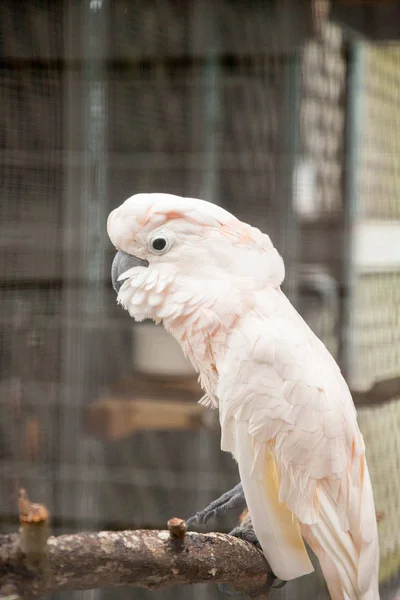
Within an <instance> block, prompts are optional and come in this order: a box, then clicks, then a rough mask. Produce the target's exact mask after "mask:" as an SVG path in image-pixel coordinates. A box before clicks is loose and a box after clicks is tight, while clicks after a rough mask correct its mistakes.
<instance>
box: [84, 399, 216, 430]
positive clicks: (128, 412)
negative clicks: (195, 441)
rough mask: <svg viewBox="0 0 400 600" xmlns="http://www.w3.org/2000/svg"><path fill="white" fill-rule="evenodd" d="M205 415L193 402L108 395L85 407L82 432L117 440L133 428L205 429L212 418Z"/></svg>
mask: <svg viewBox="0 0 400 600" xmlns="http://www.w3.org/2000/svg"><path fill="white" fill-rule="evenodd" d="M198 398H200V394H199V395H198V397H197V398H196V400H197V399H198ZM209 415H210V411H207V409H205V408H204V406H201V405H200V404H197V402H185V401H183V400H182V401H179V400H167V399H166V400H154V399H151V398H146V399H141V398H140V399H139V398H138V399H136V398H120V397H118V396H112V397H108V398H102V399H100V400H96V401H95V402H93V403H92V404H90V405H89V406H88V407H87V409H86V411H85V431H86V433H88V434H89V435H95V436H96V437H97V438H100V439H107V440H119V439H122V438H126V437H129V436H130V435H133V434H134V433H135V432H136V431H144V430H151V431H164V430H168V431H172V430H174V429H175V430H176V429H185V430H190V429H203V428H208V427H209V423H211V421H212V419H210V417H209ZM211 415H212V413H211Z"/></svg>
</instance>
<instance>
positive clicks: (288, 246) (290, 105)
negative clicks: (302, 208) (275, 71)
mask: <svg viewBox="0 0 400 600" xmlns="http://www.w3.org/2000/svg"><path fill="white" fill-rule="evenodd" d="M300 66H301V54H300V51H294V52H291V53H289V54H287V55H286V56H285V59H284V65H283V67H282V83H281V92H280V97H281V100H282V112H281V126H280V132H281V146H280V148H278V154H279V158H278V164H279V186H278V189H279V193H278V197H277V202H276V215H275V217H276V225H275V236H274V237H275V238H276V240H277V241H276V245H277V246H278V250H279V252H280V254H281V256H282V257H283V260H284V262H285V270H286V276H285V282H284V285H283V289H284V291H285V293H286V294H287V295H288V297H289V298H290V300H291V302H293V304H295V305H296V302H297V287H298V286H297V263H298V255H299V252H298V249H299V231H298V223H297V217H296V214H295V210H294V197H295V193H294V192H295V190H294V185H295V184H296V181H295V177H294V173H295V168H296V163H297V160H298V157H299V151H300V146H299V144H300V142H299V123H300V72H301V69H300Z"/></svg>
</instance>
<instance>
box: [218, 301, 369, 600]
mask: <svg viewBox="0 0 400 600" xmlns="http://www.w3.org/2000/svg"><path fill="white" fill-rule="evenodd" d="M219 370H220V379H219V387H218V391H217V395H218V397H219V400H220V420H221V427H222V448H223V449H225V450H229V451H231V452H232V453H233V454H234V456H235V458H236V459H237V461H238V464H239V470H240V475H241V478H242V482H243V487H244V491H245V495H246V500H247V502H248V506H249V510H250V514H251V517H252V521H253V525H254V528H255V531H256V534H257V535H258V537H259V539H260V543H261V545H262V547H263V550H264V552H265V554H266V557H267V559H268V560H269V561H270V564H271V568H272V569H273V570H274V572H275V573H276V574H277V575H278V576H279V577H281V578H283V579H290V578H293V577H297V576H298V571H299V570H303V571H304V572H309V571H307V565H306V563H305V561H303V562H301V563H298V564H301V565H302V566H301V567H300V568H299V567H298V566H296V561H293V560H291V558H290V557H291V556H292V553H291V551H290V545H289V544H287V543H286V542H287V539H286V534H284V532H285V531H286V526H287V518H284V517H283V516H282V515H284V514H285V513H284V512H282V515H281V518H279V517H278V516H277V513H276V509H275V512H274V510H273V509H272V504H273V502H272V501H271V500H269V501H268V500H267V498H269V497H270V496H271V495H273V496H274V502H275V505H274V506H276V503H278V502H279V503H281V504H280V506H282V507H285V509H286V510H289V511H290V513H292V514H293V515H294V516H295V518H293V527H295V526H297V520H298V521H299V522H300V525H301V527H304V526H305V527H311V529H312V536H311V535H309V536H308V537H309V538H310V539H311V538H312V537H314V538H316V539H317V540H318V543H319V544H320V545H321V546H322V548H323V551H324V552H328V554H329V555H331V554H333V555H335V556H336V555H337V554H339V556H336V558H334V562H335V564H337V563H340V565H341V566H340V568H342V567H343V568H344V569H345V570H346V569H347V571H350V575H349V577H350V579H351V581H352V583H353V584H354V585H353V587H354V586H359V588H360V589H367V588H368V586H370V585H371V581H370V579H371V578H370V573H371V572H372V571H373V570H374V569H375V568H376V562H377V561H376V547H377V535H376V521H375V509H374V503H373V497H372V490H371V486H370V483H369V477H368V471H367V467H366V462H365V456H364V443H363V439H362V436H361V433H360V431H359V429H358V425H357V418H356V411H355V408H354V405H353V401H352V398H351V395H350V392H349V390H348V387H347V385H346V383H345V381H344V379H343V378H342V376H341V373H340V370H339V368H338V366H337V365H336V363H335V361H334V360H333V358H332V357H331V355H330V354H329V352H328V351H327V349H326V348H325V346H324V345H323V344H322V343H321V342H320V341H319V340H318V338H316V336H314V334H313V333H312V332H311V330H310V329H309V328H308V326H307V325H306V324H305V323H304V321H303V320H302V319H301V317H300V316H299V315H298V313H297V312H296V311H295V309H294V308H293V307H292V306H291V305H290V304H289V303H288V302H287V301H286V299H284V296H283V295H282V303H278V305H277V307H276V308H275V311H274V314H273V315H271V317H270V318H265V317H264V318H260V316H254V315H253V316H248V317H247V318H245V319H243V320H242V322H241V323H240V324H239V325H238V327H237V330H236V332H235V333H234V334H233V335H232V336H231V338H230V342H229V348H228V351H227V353H226V357H225V360H224V362H223V363H222V364H221V365H220V367H219ZM272 462H273V464H274V469H275V470H276V474H275V475H274V476H273V477H271V473H272V471H273V469H272V468H271V464H272ZM271 482H272V483H271ZM282 511H283V508H282ZM266 513H268V514H267V515H266ZM271 522H272V527H273V533H271V529H270V528H271ZM271 540H272V545H271ZM334 542H335V543H336V546H335V545H334V547H332V544H333V543H334ZM285 555H286V556H288V557H289V558H288V560H287V561H286V563H285V561H284V560H283V562H282V563H281V562H280V561H281V557H284V556H285ZM359 563H360V564H361V563H362V564H363V570H362V571H363V572H361V570H359V569H358V564H359ZM343 565H344V566H343ZM368 570H369V573H368V574H367V575H366V574H365V573H366V572H368ZM347 571H346V572H347ZM363 573H364V575H363ZM363 577H364V581H363ZM355 578H356V581H355V582H354V579H355ZM349 597H350V598H352V597H353V596H349ZM354 597H357V596H354ZM360 597H361V596H360Z"/></svg>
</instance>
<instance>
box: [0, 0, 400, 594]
mask: <svg viewBox="0 0 400 600" xmlns="http://www.w3.org/2000/svg"><path fill="white" fill-rule="evenodd" d="M326 7H327V3H326V2H299V3H291V2H286V1H285V2H281V3H277V2H272V1H270V2H262V1H253V2H250V3H247V2H241V1H236V2H233V1H228V0H225V1H222V0H221V1H220V2H214V3H213V2H200V1H194V2H187V1H183V0H180V1H179V2H178V1H172V0H157V1H156V2H152V3H149V2H145V1H140V2H135V3H133V2H129V1H128V0H124V1H123V0H119V1H117V2H115V3H108V2H106V1H104V0H103V2H101V1H95V0H91V1H89V0H88V1H87V2H83V3H80V2H78V1H74V0H56V1H54V0H53V2H47V1H41V2H40V1H35V2H20V3H15V2H11V1H8V0H3V2H2V3H1V4H0V40H1V56H0V67H1V68H0V103H1V107H2V110H1V111H0V163H1V178H0V194H1V196H0V198H1V202H0V247H1V250H2V251H1V253H0V286H1V296H2V302H1V305H0V403H1V411H2V412H1V414H2V418H1V423H0V480H1V482H2V485H1V486H0V522H1V523H2V529H4V530H12V529H15V526H16V525H15V513H16V507H15V497H16V491H17V489H18V487H19V486H21V485H24V486H25V487H27V489H28V490H29V493H30V496H31V497H32V498H33V499H34V500H35V501H38V502H43V503H45V504H46V505H47V506H48V508H49V510H50V512H51V515H52V526H53V529H54V532H55V533H61V532H66V531H76V530H82V529H100V528H115V529H119V528H123V527H164V525H165V523H166V521H167V519H168V518H169V517H171V516H173V515H175V514H179V515H182V516H188V515H190V514H192V513H194V512H195V511H196V510H198V509H199V508H201V507H202V505H204V504H206V503H207V502H208V501H210V500H212V499H213V498H214V497H216V496H217V495H218V494H220V493H222V492H223V491H225V490H226V489H227V488H228V487H230V486H233V485H234V484H235V483H237V480H238V474H237V469H236V465H235V463H234V462H233V461H232V459H231V457H230V456H228V455H226V454H223V453H221V452H220V449H219V446H220V442H219V433H218V429H217V428H216V427H215V423H214V422H213V417H212V416H211V417H207V418H209V419H210V420H209V421H207V426H204V427H202V428H199V429H194V430H187V429H182V430H177V431H158V430H157V431H153V430H151V429H149V430H142V431H137V430H134V429H132V431H131V432H130V433H129V435H122V434H115V435H114V437H113V436H112V435H111V434H110V431H111V429H110V427H111V426H110V427H109V428H108V429H107V428H105V429H101V427H99V425H98V423H99V422H100V421H97V420H95V419H94V418H93V421H90V419H92V415H93V414H96V415H100V414H102V413H101V412H99V411H101V410H105V409H104V406H107V407H108V406H109V405H108V404H107V405H104V404H102V403H103V402H104V400H105V399H106V398H111V399H113V400H114V404H113V407H114V408H113V409H109V408H107V410H110V412H108V413H106V414H107V418H109V419H113V418H114V416H115V414H116V413H115V411H116V410H117V408H115V407H117V406H119V404H118V402H117V401H120V400H121V398H123V399H128V400H132V399H133V400H134V399H135V398H137V397H139V398H141V397H142V396H143V394H144V392H143V389H144V388H143V389H142V387H141V386H142V382H143V380H146V382H147V383H146V385H147V387H146V390H147V391H146V394H147V396H146V394H144V397H146V398H147V397H148V396H149V395H150V396H152V395H153V396H157V394H159V392H157V393H156V391H155V390H156V387H157V385H156V383H157V381H159V379H160V375H159V373H157V370H156V367H155V360H154V364H153V369H154V373H152V374H150V375H149V373H147V374H146V375H144V374H143V373H139V372H138V369H137V366H136V365H135V359H134V356H135V352H136V353H137V352H138V351H140V348H138V346H137V345H136V347H135V340H137V339H139V338H138V334H137V333H136V334H135V328H134V325H133V323H132V321H131V320H129V318H128V317H127V315H126V314H124V313H123V312H122V311H121V310H120V308H118V307H117V306H116V304H115V295H114V292H113V290H112V289H111V284H110V281H109V267H110V262H111V257H112V252H113V250H112V248H111V247H110V245H108V240H107V237H106V232H105V219H106V215H107V213H108V212H109V210H111V209H112V208H114V207H115V206H116V205H118V204H120V203H121V202H122V200H124V199H125V198H126V197H128V196H130V195H132V194H133V193H136V192H138V191H142V192H145V191H163V192H171V193H176V194H179V195H187V196H192V197H204V198H206V199H210V200H212V201H214V202H217V203H219V204H221V205H223V206H224V207H226V208H227V209H228V210H230V211H232V212H233V213H235V214H236V215H237V216H238V217H239V218H241V219H243V220H245V221H248V222H250V223H251V224H253V225H257V226H259V227H260V228H261V229H262V230H263V231H266V232H268V233H270V235H271V237H272V238H273V241H274V243H275V244H276V246H277V247H278V248H279V250H280V251H281V253H282V255H283V256H284V258H285V262H286V267H287V280H288V282H287V284H286V288H285V289H286V291H287V292H288V294H289V295H290V297H291V299H292V300H293V302H294V303H295V305H296V307H297V308H298V310H299V311H300V312H301V314H302V315H303V317H304V318H305V320H306V321H307V322H308V323H309V324H310V325H311V327H312V328H313V330H314V331H315V332H316V333H317V334H318V336H319V337H320V338H321V339H322V340H323V341H324V342H325V343H326V345H327V346H328V348H329V349H330V350H331V352H332V353H333V354H334V355H335V357H337V358H338V359H339V360H341V359H342V354H341V345H342V344H343V340H345V341H346V340H349V348H350V350H351V352H350V354H351V361H350V363H349V364H350V370H349V372H348V373H346V374H348V376H349V380H350V381H351V385H352V386H353V387H354V388H355V389H367V388H369V387H371V386H372V385H373V384H374V383H375V382H376V381H380V380H382V379H386V378H389V377H396V376H399V372H400V339H399V333H398V332H399V308H398V307H399V302H398V300H399V294H400V291H399V290H400V281H399V269H400V261H397V263H396V256H397V257H398V255H399V252H398V245H397V246H396V244H395V242H394V243H393V251H392V252H391V254H392V257H391V258H390V261H389V264H386V263H385V261H384V260H383V259H382V260H381V261H380V262H379V261H377V256H378V254H379V252H380V251H381V247H382V246H384V244H385V240H386V239H387V238H386V237H385V235H386V234H385V230H384V229H382V230H381V229H379V230H376V231H375V233H374V235H377V236H378V240H380V242H379V243H380V245H379V244H378V246H376V247H375V250H374V251H373V252H371V251H369V253H368V252H367V250H368V249H367V250H366V249H365V248H364V247H362V248H361V250H360V251H359V250H357V252H361V254H362V258H363V260H362V261H361V262H360V261H359V256H358V254H357V253H356V252H355V250H354V249H353V248H352V246H351V245H347V244H346V243H345V241H344V239H343V237H344V234H343V232H345V231H347V230H346V223H345V218H346V217H345V215H346V210H347V208H348V205H349V203H353V204H354V205H355V206H356V211H355V212H356V216H357V219H356V225H357V227H358V225H359V224H360V223H361V225H362V226H364V225H365V224H366V225H367V226H370V225H373V224H374V223H375V224H376V222H377V221H379V223H380V222H381V221H385V222H386V225H388V224H390V226H392V227H398V219H399V210H400V201H399V197H398V193H399V192H398V187H399V186H398V185H397V184H398V150H399V147H398V146H399V140H400V121H399V117H398V103H399V94H400V81H399V75H398V73H399V64H400V62H399V61H400V53H399V50H398V49H397V47H396V46H392V47H390V48H388V47H385V46H382V47H376V46H375V45H373V44H366V43H365V44H362V51H361V55H360V56H361V62H362V65H361V67H362V68H361V67H360V80H359V86H358V87H356V88H355V89H354V88H351V86H350V85H349V74H350V72H351V68H352V65H351V53H350V52H349V48H351V47H352V44H353V40H352V39H351V38H350V39H349V36H348V34H347V33H346V30H345V29H344V28H342V27H340V26H339V25H338V24H335V23H332V22H330V21H329V16H328V13H327V11H326ZM352 95H357V97H358V102H359V103H358V104H357V106H361V107H362V111H361V114H360V115H359V119H360V123H361V126H360V128H359V129H355V130H354V132H352V131H351V127H352V124H351V123H350V122H349V103H350V102H351V100H352V97H351V96H352ZM349 131H350V134H351V135H349ZM349 139H350V140H353V141H352V144H353V145H354V148H353V147H352V148H349V146H348V143H349ZM354 149H355V152H353V150H354ZM350 156H356V162H355V163H351V161H350ZM350 175H351V176H352V177H353V178H354V181H355V185H354V186H353V187H352V186H349V185H348V179H349V176H350ZM349 189H351V190H353V194H352V197H351V198H350V197H349V193H348V190H349ZM379 223H378V225H379ZM357 231H358V230H356V227H355V228H354V230H351V234H352V236H354V239H356V238H357V239H358V237H357V235H358V233H357ZM399 239H400V238H399ZM398 243H400V241H399V242H398ZM357 248H358V246H357ZM364 251H365V252H364ZM363 253H364V254H365V256H364V254H363ZM385 260H386V259H385ZM368 261H370V263H371V264H369V262H368ZM349 265H350V267H351V288H348V287H347V283H348V282H347V280H346V281H345V276H344V274H345V273H347V272H348V271H347V270H346V269H347V267H348V266H349ZM365 265H367V267H366V266H365ZM344 299H345V300H346V302H344ZM345 311H349V315H350V317H349V318H347V317H348V316H349V315H347V317H346V315H345V316H344V312H345ZM346 324H349V327H348V328H347V325H346ZM346 328H347V329H346ZM344 329H346V330H345V331H344ZM151 331H152V330H151V326H149V336H150V335H152V333H151ZM154 339H155V338H154ZM154 343H155V342H154ZM136 344H137V342H136ZM134 350H135V352H134ZM145 360H146V358H145V357H144V356H141V364H143V362H144V361H145ZM150 371H151V369H150ZM157 378H158V379H157ZM182 381H184V382H185V383H186V381H189V384H190V385H189V384H188V385H189V387H190V386H191V385H192V376H191V375H190V374H189V375H188V374H187V373H184V374H182ZM149 382H150V383H149ZM164 383H165V381H164ZM166 383H167V384H168V385H170V384H171V382H170V381H169V380H168V378H166ZM171 385H172V384H171ZM174 385H176V382H175V383H174ZM149 389H150V392H149ZM190 389H192V388H190ZM175 393H176V394H178V392H177V391H176V392H175ZM196 393H197V392H194V393H193V392H190V393H189V392H188V391H187V390H186V391H185V392H184V394H186V395H187V398H188V401H190V399H193V401H194V396H195V395H196ZM198 393H199V396H200V391H199V392H198ZM157 397H158V396H157ZM389 400H391V402H390V403H386V404H384V405H382V406H374V407H368V408H360V410H359V415H360V426H361V429H362V431H363V433H364V435H365V439H366V444H367V448H368V453H369V454H368V458H369V462H370V468H371V476H372V479H373V484H374V489H375V494H376V502H377V509H378V510H379V511H381V512H382V513H384V518H383V520H382V522H381V523H380V525H379V526H380V533H381V551H382V564H381V577H382V582H383V583H385V582H389V584H388V588H387V590H388V591H387V594H389V596H390V594H391V593H392V592H393V590H394V589H396V586H397V583H396V581H397V580H398V575H399V569H400V560H399V558H398V552H399V550H398V548H399V541H400V531H399V527H398V521H399V519H398V512H399V507H400V502H399V491H398V490H399V486H398V481H397V480H398V476H397V474H398V470H399V469H398V464H399V456H400V455H399V452H400V450H399V447H398V441H397V440H398V432H399V418H400V417H399V415H400V412H399V408H398V406H399V400H398V395H395V396H394V397H391V398H389ZM93 407H94V409H95V412H93ZM89 409H90V410H89ZM91 411H92V412H91ZM96 411H98V412H96ZM205 419H206V417H205ZM113 423H114V421H113ZM115 427H116V430H117V429H118V424H117V425H116V426H115ZM234 524H235V523H234V522H232V519H231V520H229V519H226V520H225V521H223V522H222V523H219V524H218V527H219V528H221V529H224V530H225V531H227V530H229V528H230V527H231V526H232V527H233V526H234ZM390 582H394V583H390ZM174 594H176V591H175V590H173V591H165V590H160V591H158V592H156V593H155V596H156V597H157V596H159V597H162V598H169V597H171V598H172V597H173V595H174ZM68 595H69V596H70V597H72V596H76V597H83V596H84V595H96V596H99V597H100V596H101V597H102V598H103V597H104V598H106V597H110V598H111V597H112V598H119V597H120V598H121V599H122V598H127V597H130V596H134V597H135V598H136V597H137V598H139V597H143V598H145V597H146V598H147V597H148V593H147V592H145V591H143V590H141V591H138V590H125V589H124V590H119V591H118V592H116V591H113V592H112V593H109V592H106V591H101V592H93V593H91V592H90V593H89V592H88V593H85V594H83V593H81V594H79V593H77V594H72V593H71V594H68ZM68 595H64V596H63V597H67V596H68ZM153 596H154V593H153V594H152V597H153ZM276 596H277V597H287V598H303V597H313V598H326V597H327V592H326V589H325V586H324V583H323V581H322V578H321V575H320V574H317V576H315V577H314V576H313V577H309V578H303V579H302V580H300V581H295V582H291V583H290V584H288V585H287V586H285V588H284V589H283V590H281V591H279V592H276ZM389 596H388V597H389ZM179 597H181V598H189V597H190V598H193V597H195V598H197V599H198V600H200V597H207V598H213V597H215V598H217V597H220V595H219V592H218V590H216V589H215V587H214V586H195V588H183V589H182V590H180V591H179Z"/></svg>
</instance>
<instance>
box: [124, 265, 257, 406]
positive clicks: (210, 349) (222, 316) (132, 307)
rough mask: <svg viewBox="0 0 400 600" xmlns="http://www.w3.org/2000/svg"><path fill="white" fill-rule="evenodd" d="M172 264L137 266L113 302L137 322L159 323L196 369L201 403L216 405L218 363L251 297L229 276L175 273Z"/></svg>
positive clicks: (248, 306) (248, 305)
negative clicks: (201, 388) (211, 277)
mask: <svg viewBox="0 0 400 600" xmlns="http://www.w3.org/2000/svg"><path fill="white" fill-rule="evenodd" d="M176 275H177V273H176V272H175V270H174V268H173V267H172V266H167V265H163V267H162V268H160V267H159V266H158V267H157V268H155V267H154V268H152V267H151V266H150V267H148V268H140V267H139V268H137V269H135V271H134V273H133V275H132V276H131V277H130V278H129V280H127V281H126V282H125V283H124V285H123V286H122V287H121V290H120V292H119V295H118V302H119V303H120V304H122V305H123V306H124V308H126V309H127V310H128V312H129V314H130V315H131V317H133V318H134V319H135V320H136V321H143V320H144V319H152V320H153V321H155V322H156V323H161V322H162V323H163V325H164V327H165V328H166V330H167V331H168V332H169V333H171V334H172V335H173V336H174V337H175V339H176V340H177V341H178V342H179V343H180V345H181V347H182V350H183V352H184V353H185V355H186V356H187V357H188V358H189V360H190V361H191V363H192V364H193V366H194V367H195V369H196V370H197V371H198V372H199V373H200V380H201V385H202V387H203V389H205V391H206V398H205V401H204V403H206V404H209V405H211V406H216V402H217V401H216V398H215V389H216V385H217V382H218V362H219V361H220V360H221V359H222V358H223V357H224V355H225V351H226V347H227V341H228V337H229V335H230V333H231V332H232V330H233V328H234V326H235V324H236V323H237V321H238V319H239V318H240V316H241V315H243V314H244V313H245V312H246V310H248V309H249V308H250V303H251V301H250V297H249V295H248V294H246V293H244V292H243V290H240V288H239V289H238V288H237V287H235V286H234V283H233V282H232V281H231V280H230V278H219V279H215V280H211V279H209V278H207V280H204V279H199V278H197V277H196V273H195V272H194V273H193V275H192V276H188V275H187V276H182V273H180V275H179V277H177V276H176Z"/></svg>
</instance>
